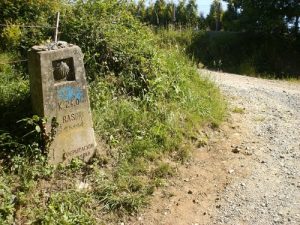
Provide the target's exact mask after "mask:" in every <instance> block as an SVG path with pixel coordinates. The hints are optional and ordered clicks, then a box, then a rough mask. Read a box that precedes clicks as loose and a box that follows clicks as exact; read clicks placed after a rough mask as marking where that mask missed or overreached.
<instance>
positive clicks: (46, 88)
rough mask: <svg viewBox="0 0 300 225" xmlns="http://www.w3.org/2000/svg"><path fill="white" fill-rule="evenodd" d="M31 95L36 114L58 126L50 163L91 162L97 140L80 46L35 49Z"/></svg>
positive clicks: (61, 44)
mask: <svg viewBox="0 0 300 225" xmlns="http://www.w3.org/2000/svg"><path fill="white" fill-rule="evenodd" d="M29 74H30V92H31V100H32V107H33V111H34V113H36V114H37V115H39V116H41V117H45V118H46V119H47V124H46V131H48V132H50V130H51V121H53V120H56V122H57V123H58V127H57V128H56V131H55V133H56V134H55V136H54V139H53V141H52V142H51V144H50V149H49V163H51V164H57V163H61V162H62V163H68V162H69V161H70V160H71V159H73V158H75V157H80V158H82V159H83V160H85V161H87V160H88V159H90V158H91V156H92V155H93V154H94V151H95V148H96V141H95V136H94V129H93V122H92V116H91V110H90V102H89V96H88V87H87V82H86V77H85V70H84V64H83V54H82V52H81V50H80V48H79V47H78V46H75V45H71V44H67V43H65V42H58V43H56V44H54V43H52V44H49V45H47V46H34V47H32V48H31V50H30V51H29Z"/></svg>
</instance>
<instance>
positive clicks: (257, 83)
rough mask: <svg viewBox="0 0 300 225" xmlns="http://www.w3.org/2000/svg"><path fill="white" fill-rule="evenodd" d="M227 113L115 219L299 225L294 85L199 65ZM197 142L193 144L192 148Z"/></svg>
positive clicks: (299, 130) (298, 121) (299, 93)
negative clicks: (136, 209) (157, 186)
mask: <svg viewBox="0 0 300 225" xmlns="http://www.w3.org/2000/svg"><path fill="white" fill-rule="evenodd" d="M201 74H202V75H204V76H206V77H208V78H209V79H211V80H213V81H214V82H215V83H216V84H217V85H219V86H220V89H221V90H222V92H223V93H224V95H225V96H226V97H227V99H228V101H229V103H230V105H229V112H230V115H229V117H228V119H227V121H226V122H225V123H224V124H223V125H222V126H221V127H220V128H219V129H218V130H212V129H210V130H209V129H208V130H206V131H202V132H201V133H200V134H199V135H200V137H206V136H208V137H209V140H208V143H207V145H204V146H199V145H198V144H195V151H194V153H193V156H192V159H191V160H190V161H189V162H188V163H186V164H185V165H183V166H179V167H178V173H177V176H175V177H173V178H171V179H170V180H169V181H168V184H167V186H166V187H165V188H163V189H161V190H160V191H159V192H156V193H155V195H154V196H153V199H152V200H151V204H150V206H149V207H147V208H146V209H145V210H143V212H141V213H140V214H139V215H138V216H137V217H131V218H127V220H126V221H120V224H145V225H148V224H167V225H185V224H187V225H189V224H190V225H196V224H198V225H200V224H201V225H206V224H232V225H237V224H239V225H242V224H245V225H255V224H257V225H268V224H295V225H296V224H300V204H299V203H300V179H299V177H300V176H299V171H300V163H299V158H300V85H299V84H296V83H289V82H284V81H270V80H262V79H257V78H251V77H245V76H239V75H234V74H225V73H217V72H210V71H206V70H202V71H201ZM197 145H198V146H197Z"/></svg>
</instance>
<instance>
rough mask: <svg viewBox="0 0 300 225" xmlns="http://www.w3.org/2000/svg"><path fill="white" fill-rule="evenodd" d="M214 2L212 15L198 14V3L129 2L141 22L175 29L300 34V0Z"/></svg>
mask: <svg viewBox="0 0 300 225" xmlns="http://www.w3.org/2000/svg"><path fill="white" fill-rule="evenodd" d="M224 2H226V3H227V9H226V10H225V11H224V10H223V8H222V3H221V1H220V0H214V1H213V2H212V4H211V6H210V11H209V14H208V15H207V16H206V17H204V15H203V14H200V13H199V11H198V9H199V8H198V6H197V4H196V0H188V1H186V0H181V1H179V3H178V4H175V3H174V2H172V1H171V2H170V1H167V0H156V1H154V2H150V3H149V4H146V1H145V0H140V1H138V2H134V1H133V2H131V4H130V3H129V6H130V10H131V11H132V13H133V14H134V15H135V16H137V17H138V18H140V20H141V21H143V22H145V23H147V24H150V25H154V26H159V27H167V26H169V25H170V24H172V25H174V26H183V27H192V28H197V29H202V30H205V29H209V30H214V31H220V30H224V31H237V32H240V31H249V32H257V33H267V34H274V33H276V34H286V33H289V34H296V35H298V34H299V16H300V1H299V0H277V1H274V0H255V1H253V0H224Z"/></svg>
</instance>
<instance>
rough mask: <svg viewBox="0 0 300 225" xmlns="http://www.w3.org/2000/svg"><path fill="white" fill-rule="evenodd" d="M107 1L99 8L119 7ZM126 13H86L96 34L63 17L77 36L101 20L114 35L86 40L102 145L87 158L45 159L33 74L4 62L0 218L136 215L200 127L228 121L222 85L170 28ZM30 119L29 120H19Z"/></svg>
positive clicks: (92, 219)
mask: <svg viewBox="0 0 300 225" xmlns="http://www.w3.org/2000/svg"><path fill="white" fill-rule="evenodd" d="M110 4H111V3H107V5H105V7H107V8H108V9H107V8H104V9H103V10H104V11H105V10H114V8H115V6H114V5H113V6H111V5H110ZM101 6H103V5H101ZM118 7H119V6H118ZM87 12H90V10H87ZM97 12H98V11H97ZM109 12H110V13H111V11H109ZM81 13H82V12H81ZM110 13H109V14H108V15H110ZM122 13H125V15H124V14H122ZM126 13H127V11H126V10H125V11H124V12H123V11H121V15H122V17H120V18H117V16H118V15H119V12H117V14H116V16H115V17H111V16H108V17H107V18H106V17H105V18H103V19H101V20H99V19H98V17H97V20H96V22H95V21H94V20H91V21H90V19H91V18H92V16H91V17H90V16H88V17H86V18H85V17H84V16H83V17H82V18H83V20H84V19H86V20H89V22H90V23H91V24H94V26H95V27H96V29H95V30H90V29H91V27H92V29H94V26H86V23H84V21H83V22H82V21H79V22H80V23H82V24H77V23H79V22H78V21H77V20H75V19H76V18H75V17H70V18H67V17H66V18H65V20H64V21H65V22H66V21H68V20H73V19H74V21H71V22H73V23H75V24H76V26H74V27H76V29H75V28H74V30H70V31H69V32H70V33H72V32H78V33H74V34H73V35H72V37H77V36H76V35H81V31H82V30H80V29H83V30H84V29H87V30H84V31H85V32H92V33H93V32H95V33H93V34H95V35H96V34H98V32H99V29H98V28H99V27H97V26H98V25H99V24H97V22H98V21H100V25H101V26H102V25H103V24H102V23H104V25H105V26H104V27H105V28H106V29H103V30H105V31H106V32H108V33H104V34H103V35H104V37H106V39H105V38H102V37H101V38H102V39H101V40H95V39H94V38H91V40H89V39H85V41H84V43H82V45H83V50H85V51H86V52H85V53H86V57H87V58H86V60H87V61H88V62H87V74H93V76H92V77H89V79H90V85H89V86H90V100H91V108H92V114H93V120H94V128H95V132H96V135H97V137H98V142H99V143H100V146H103V147H101V149H99V151H98V153H97V155H96V156H95V157H94V158H92V160H91V161H90V162H89V163H83V162H81V161H80V160H77V159H74V160H73V161H72V162H71V164H70V165H67V166H62V165H58V166H50V165H48V164H47V160H46V156H45V154H43V152H42V151H41V140H40V139H41V135H40V133H39V132H38V130H39V129H36V125H37V123H36V121H37V120H36V118H31V117H32V113H31V110H30V101H29V85H28V84H29V82H28V79H27V77H28V75H26V73H21V72H20V70H19V69H18V68H14V67H13V65H5V66H2V67H1V66H0V79H1V84H0V87H1V89H0V92H1V95H0V111H1V115H2V116H1V120H0V224H12V223H13V222H15V223H20V224H26V223H28V224H68V225H69V224H106V223H109V222H110V221H115V220H116V218H117V217H118V216H122V215H123V214H127V213H135V212H137V211H138V210H139V209H140V208H142V207H144V206H145V205H146V204H147V203H148V200H149V198H150V196H151V195H152V194H153V192H155V190H156V189H157V188H159V187H160V186H162V185H165V184H166V182H167V179H168V178H169V177H170V176H172V175H174V174H175V172H176V170H175V168H176V163H178V162H184V161H185V160H188V158H189V156H190V152H191V149H192V146H193V137H194V133H195V131H196V130H197V129H199V128H201V127H202V126H203V125H204V124H212V125H213V126H218V124H220V123H221V122H222V119H223V116H224V113H225V108H226V105H225V103H224V100H223V98H222V96H221V95H220V93H219V90H218V89H217V88H216V87H215V86H214V85H213V83H211V82H210V81H208V80H206V79H204V78H202V77H201V76H199V74H198V71H197V68H196V66H195V65H194V64H193V62H191V61H190V59H189V58H188V57H187V56H185V54H184V50H183V49H182V48H181V47H180V44H179V43H178V47H177V48H176V49H174V48H173V47H172V45H171V44H170V39H169V38H167V40H164V41H162V40H163V39H165V38H166V37H167V36H168V34H164V35H154V34H153V33H152V32H151V31H150V29H148V28H146V27H144V26H142V25H141V24H139V23H138V22H137V21H135V20H133V19H132V18H131V17H130V15H128V14H126ZM84 15H85V14H84ZM91 15H93V14H92V13H91ZM105 15H106V14H105ZM111 18H113V19H114V20H115V19H119V22H118V23H117V24H115V23H111V21H110V20H111ZM124 18H125V19H124ZM92 19H93V18H92ZM106 20H107V21H108V22H107V21H106ZM123 20H124V21H123ZM120 21H121V22H120ZM112 24H113V25H112ZM100 25H99V26H100ZM63 26H64V25H63ZM70 27H71V28H69V29H72V27H73V26H70ZM100 28H101V27H100ZM77 30H78V31H77ZM101 30H102V29H101ZM120 35H121V36H122V38H120ZM124 35H126V36H125V37H126V38H124V37H123V36H124ZM141 35H142V36H141ZM89 37H90V36H88V35H86V38H89ZM91 37H93V35H91ZM183 40H184V39H183ZM75 41H76V40H75ZM98 41H99V42H98ZM105 41H106V42H105ZM173 42H174V43H175V42H177V41H176V40H173ZM93 44H99V45H97V46H96V47H95V46H94V45H93ZM98 48H100V49H101V50H103V52H104V53H105V51H107V52H108V53H107V55H106V58H105V57H103V56H101V57H100V56H99V58H96V57H97V55H95V57H94V53H95V52H94V51H96V50H97V49H98ZM104 53H103V54H104ZM98 55H99V54H98ZM93 57H94V58H93ZM109 57H111V58H109ZM12 58H14V56H13V55H11V54H7V53H3V54H0V59H2V60H10V59H12ZM103 58H105V61H97V60H102V59H103ZM93 60H95V62H93ZM96 62H97V63H98V64H97V65H96V64H95V63H96ZM110 66H111V67H110ZM116 68H117V69H118V70H117V69H116ZM99 74H100V75H99ZM24 117H29V119H25V120H22V122H18V123H17V121H20V120H21V119H22V118H24ZM30 118H31V119H30ZM31 131H33V132H31ZM29 132H31V133H30V135H27V136H26V137H24V135H25V134H28V133H29Z"/></svg>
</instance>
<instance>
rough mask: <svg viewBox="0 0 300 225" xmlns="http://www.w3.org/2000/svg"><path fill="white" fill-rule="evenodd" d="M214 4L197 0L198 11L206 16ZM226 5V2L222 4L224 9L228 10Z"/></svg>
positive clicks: (204, 0) (208, 0)
mask: <svg viewBox="0 0 300 225" xmlns="http://www.w3.org/2000/svg"><path fill="white" fill-rule="evenodd" d="M212 2H213V0H197V5H198V10H199V11H200V12H201V13H203V14H204V15H205V16H206V15H207V14H208V13H209V9H210V5H211V3H212ZM226 5H227V4H226V3H225V2H222V6H223V9H226Z"/></svg>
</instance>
